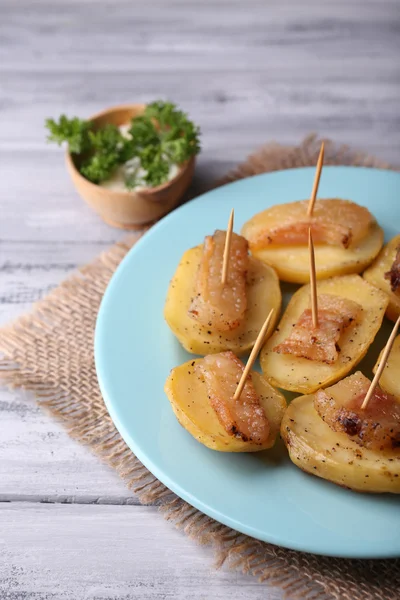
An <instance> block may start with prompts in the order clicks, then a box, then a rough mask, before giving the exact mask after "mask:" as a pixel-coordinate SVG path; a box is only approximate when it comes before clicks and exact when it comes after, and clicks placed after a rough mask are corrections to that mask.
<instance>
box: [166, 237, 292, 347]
mask: <svg viewBox="0 0 400 600" xmlns="http://www.w3.org/2000/svg"><path fill="white" fill-rule="evenodd" d="M201 253H202V246H196V247H195V248H191V249H190V250H187V251H186V252H185V254H184V255H183V257H182V260H181V262H180V263H179V266H178V268H177V270H176V272H175V275H174V277H173V278H172V280H171V283H170V285H169V289H168V294H167V299H166V302H165V307H164V317H165V320H166V321H167V323H168V325H169V327H170V328H171V330H172V332H173V333H174V334H175V335H176V337H177V338H178V340H179V341H180V343H181V344H182V346H183V347H184V348H185V350H187V351H188V352H191V353H192V354H203V355H205V354H215V353H216V352H223V351H224V350H232V351H233V352H234V353H235V354H236V355H238V356H240V355H241V354H244V353H245V352H248V351H249V350H250V349H251V348H252V347H253V345H254V342H255V341H256V339H257V335H258V333H259V331H260V329H261V327H262V325H263V323H264V321H265V319H266V318H267V315H268V313H269V311H270V310H271V309H272V308H273V309H274V317H273V319H272V321H271V324H270V326H269V328H268V331H267V336H268V335H271V333H272V332H273V330H274V327H275V324H276V322H277V319H278V317H279V313H280V308H281V302H282V295H281V290H280V286H279V280H278V277H277V275H276V273H275V271H274V270H273V269H272V268H271V267H269V266H268V265H265V264H263V263H261V262H260V261H258V260H256V259H254V258H252V257H250V260H249V271H248V273H247V303H248V305H247V310H246V316H245V320H244V322H243V323H242V324H241V325H240V326H239V327H237V328H236V329H233V330H231V331H223V332H218V331H212V330H209V329H208V328H207V327H203V326H202V325H201V324H199V323H198V322H197V321H196V320H195V319H193V318H192V317H190V316H189V312H188V311H189V307H190V302H191V299H192V297H193V293H194V285H195V278H196V275H197V269H198V266H199V263H200V258H201Z"/></svg>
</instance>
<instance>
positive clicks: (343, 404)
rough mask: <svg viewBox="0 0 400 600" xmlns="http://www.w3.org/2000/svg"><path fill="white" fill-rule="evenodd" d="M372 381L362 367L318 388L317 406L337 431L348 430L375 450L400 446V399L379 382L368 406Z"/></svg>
mask: <svg viewBox="0 0 400 600" xmlns="http://www.w3.org/2000/svg"><path fill="white" fill-rule="evenodd" d="M370 383H371V382H370V381H369V379H367V377H365V376H364V375H363V374H362V373H361V372H360V371H357V373H354V375H350V376H349V377H346V378H345V379H343V380H342V381H339V383H336V384H335V385H333V386H331V387H328V388H327V389H326V390H318V392H317V393H316V394H315V398H314V406H315V410H316V411H317V412H318V414H319V416H320V417H321V419H322V420H323V421H324V422H325V423H327V425H329V427H330V428H331V429H332V430H333V431H338V432H341V433H346V434H347V435H348V436H350V437H351V438H352V439H354V441H356V442H357V444H359V445H360V446H363V447H364V448H368V449H371V450H384V449H387V448H389V449H390V448H398V447H400V402H398V401H397V400H396V398H395V397H394V396H391V395H390V394H387V393H386V392H384V391H383V390H382V389H381V388H379V386H378V387H377V388H376V389H375V392H374V395H373V397H372V398H371V400H370V401H369V403H368V405H367V407H366V408H365V409H361V404H362V403H363V400H364V398H365V395H366V393H367V391H368V388H369V386H370Z"/></svg>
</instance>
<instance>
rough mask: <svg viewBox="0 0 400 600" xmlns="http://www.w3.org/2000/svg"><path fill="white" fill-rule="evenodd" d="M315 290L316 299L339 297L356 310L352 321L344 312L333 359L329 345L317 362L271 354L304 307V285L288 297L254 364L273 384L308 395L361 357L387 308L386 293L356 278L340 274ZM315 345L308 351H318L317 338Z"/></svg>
mask: <svg viewBox="0 0 400 600" xmlns="http://www.w3.org/2000/svg"><path fill="white" fill-rule="evenodd" d="M317 291H318V296H323V295H326V296H328V297H336V298H338V300H340V299H341V298H343V299H344V300H346V299H347V300H349V301H350V302H352V303H355V304H357V305H358V306H359V307H360V312H359V314H358V315H357V319H355V320H354V321H351V314H349V318H348V324H347V326H346V327H345V328H344V329H343V332H342V333H341V335H340V337H339V339H338V340H337V348H336V351H337V356H335V352H334V351H335V348H334V347H333V348H330V347H329V348H328V350H329V353H328V354H327V355H326V356H325V355H324V354H320V353H318V354H317V353H316V354H315V358H316V359H317V360H310V359H309V358H304V357H299V356H296V355H293V354H285V353H279V352H277V351H275V350H274V348H276V347H278V346H279V345H280V344H283V343H284V342H285V340H288V339H289V338H290V336H291V334H292V332H293V330H294V329H295V326H296V324H297V323H298V321H299V320H300V318H301V317H302V315H303V313H304V312H305V311H307V310H308V309H309V307H310V286H309V285H305V286H303V287H302V288H300V289H299V290H298V291H297V292H296V293H295V294H294V295H293V296H292V298H291V300H290V302H289V304H288V307H287V309H286V311H285V313H284V315H283V317H282V319H281V321H280V323H279V325H278V327H277V329H276V331H275V333H274V334H273V335H272V336H271V337H270V338H269V339H268V340H267V342H266V344H265V346H264V348H263V349H262V350H261V354H260V364H261V368H262V371H263V374H264V376H265V377H266V378H267V379H268V381H269V382H270V383H271V384H272V385H274V386H277V387H280V388H283V389H285V390H290V391H293V392H300V393H303V394H309V393H312V392H314V391H316V390H317V389H318V388H320V387H325V386H327V385H330V384H332V383H334V382H335V381H338V380H339V379H341V378H342V377H344V376H345V375H346V374H347V373H349V372H350V371H351V369H352V368H354V367H355V366H356V365H357V364H358V363H359V361H360V360H361V359H362V358H363V357H364V356H365V354H366V352H367V350H368V348H369V346H370V345H371V343H372V342H373V340H374V337H375V335H376V333H377V332H378V330H379V328H380V326H381V323H382V320H383V316H384V313H385V310H386V307H387V304H388V299H387V295H386V294H385V293H384V292H382V291H381V290H378V289H377V288H375V287H374V286H372V285H370V284H369V283H368V282H366V281H364V280H363V279H362V278H361V277H360V276H359V275H345V276H343V277H333V278H332V279H327V280H324V281H319V282H318V284H317ZM338 306H340V304H338ZM320 308H321V307H320ZM315 341H316V344H315V347H314V349H315V351H316V352H317V351H318V350H319V349H320V347H319V345H318V339H316V340H315ZM321 349H323V346H321ZM318 359H320V360H318ZM327 361H328V362H327Z"/></svg>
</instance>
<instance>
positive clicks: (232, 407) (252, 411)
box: [195, 352, 270, 444]
mask: <svg viewBox="0 0 400 600" xmlns="http://www.w3.org/2000/svg"><path fill="white" fill-rule="evenodd" d="M243 369H244V365H243V363H242V362H241V361H240V360H239V359H238V358H237V357H236V356H235V355H234V354H233V352H221V353H220V354H210V355H208V356H206V357H204V359H203V360H201V361H196V366H195V371H196V373H197V374H198V375H200V377H202V378H203V379H204V380H205V382H206V386H207V394H208V398H209V400H210V404H211V406H212V408H213V409H214V411H215V412H216V414H217V417H218V420H219V422H220V423H221V425H222V426H223V427H224V429H225V431H226V432H227V433H229V435H232V436H235V437H237V438H240V439H242V440H243V441H244V442H254V443H256V444H263V443H264V442H266V441H267V439H268V436H269V431H270V426H269V422H268V419H267V417H266V415H265V412H264V409H263V407H262V406H261V404H260V398H259V396H258V394H257V392H256V390H255V388H254V385H253V382H252V380H251V376H249V377H248V378H247V380H246V383H245V386H244V389H243V391H242V393H241V395H240V397H239V398H238V400H234V399H233V396H234V393H235V390H236V388H237V384H238V383H239V380H240V377H241V374H242V372H243Z"/></svg>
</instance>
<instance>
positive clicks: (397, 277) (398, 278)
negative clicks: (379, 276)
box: [385, 246, 400, 294]
mask: <svg viewBox="0 0 400 600" xmlns="http://www.w3.org/2000/svg"><path fill="white" fill-rule="evenodd" d="M385 279H388V280H389V281H390V287H391V289H392V292H394V293H395V294H400V246H399V247H398V248H397V250H396V256H395V259H394V261H393V264H392V268H391V269H390V271H388V272H387V273H385Z"/></svg>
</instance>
